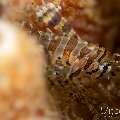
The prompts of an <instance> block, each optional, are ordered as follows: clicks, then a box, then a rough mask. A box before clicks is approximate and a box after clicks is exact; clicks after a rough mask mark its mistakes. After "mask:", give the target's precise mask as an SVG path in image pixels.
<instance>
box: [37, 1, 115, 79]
mask: <svg viewBox="0 0 120 120" xmlns="http://www.w3.org/2000/svg"><path fill="white" fill-rule="evenodd" d="M60 11H61V7H60V6H59V5H55V4H53V3H46V5H43V6H40V7H39V8H37V10H36V16H37V17H38V19H40V21H41V22H43V23H45V24H46V26H47V29H48V30H49V31H51V33H52V38H51V39H49V40H50V41H49V42H47V43H49V45H48V51H50V52H51V54H52V61H53V64H55V62H56V60H57V59H60V60H61V61H62V63H63V65H65V64H66V63H68V64H69V65H70V71H69V74H72V73H74V72H76V71H77V70H85V71H86V72H87V73H88V74H93V73H95V76H96V75H97V76H96V77H99V76H101V75H103V74H104V73H108V72H110V70H111V68H112V64H111V61H112V59H113V56H112V54H111V53H110V52H109V51H107V50H105V49H104V48H101V47H99V46H98V45H95V44H91V43H88V42H86V41H85V40H82V39H81V38H80V36H79V35H78V34H77V33H76V32H75V31H74V29H72V27H71V26H70V24H69V22H68V21H67V20H66V19H65V18H64V17H61V14H60ZM54 31H57V32H58V33H59V34H57V35H56V34H54ZM50 37H51V34H49V38H50Z"/></svg>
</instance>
